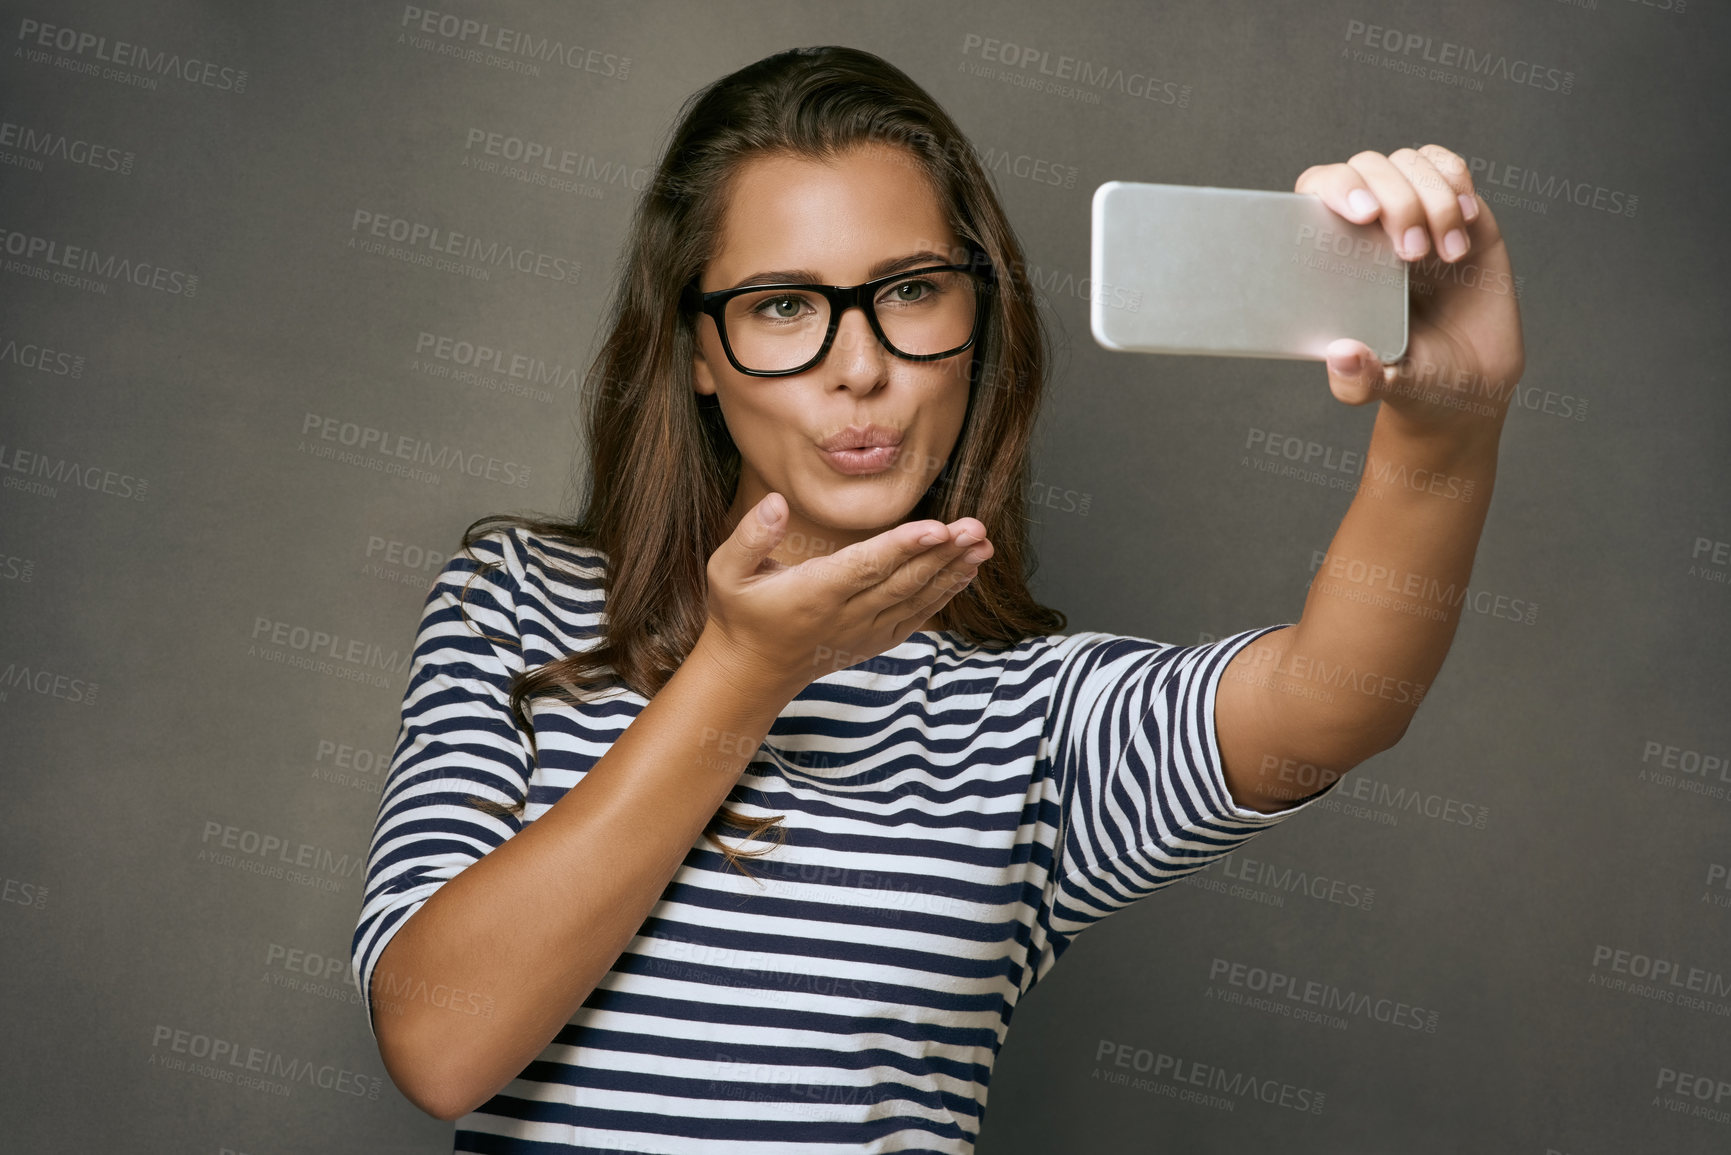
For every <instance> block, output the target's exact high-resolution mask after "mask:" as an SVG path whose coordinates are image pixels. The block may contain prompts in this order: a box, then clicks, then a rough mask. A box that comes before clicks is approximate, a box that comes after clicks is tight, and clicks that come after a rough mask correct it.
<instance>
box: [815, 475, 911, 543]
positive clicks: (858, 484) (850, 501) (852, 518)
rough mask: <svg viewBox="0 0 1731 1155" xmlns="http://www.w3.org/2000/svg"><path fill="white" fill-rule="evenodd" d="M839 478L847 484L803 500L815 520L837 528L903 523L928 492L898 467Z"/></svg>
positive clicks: (823, 489) (886, 526) (877, 527)
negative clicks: (917, 487)
mask: <svg viewBox="0 0 1731 1155" xmlns="http://www.w3.org/2000/svg"><path fill="white" fill-rule="evenodd" d="M839 480H842V481H844V482H845V484H834V483H832V484H829V485H826V486H824V487H823V488H822V489H821V490H819V491H817V492H811V500H810V501H808V502H804V503H802V505H803V508H804V509H805V510H806V511H807V513H808V515H809V517H810V518H811V519H812V520H813V521H817V522H820V523H822V524H824V525H828V526H833V527H835V528H836V529H846V530H867V529H887V528H889V527H890V526H895V525H900V524H901V523H902V522H903V521H906V520H907V516H908V514H910V513H912V512H913V509H914V507H915V506H916V505H918V504H919V503H920V495H921V494H922V493H924V492H925V490H923V489H921V490H917V491H916V490H914V489H913V488H911V487H910V486H909V484H908V482H907V479H906V477H905V476H904V475H902V474H898V473H896V472H895V471H894V470H890V471H888V472H885V473H883V474H878V475H872V476H865V477H851V478H845V479H839ZM808 492H810V491H808Z"/></svg>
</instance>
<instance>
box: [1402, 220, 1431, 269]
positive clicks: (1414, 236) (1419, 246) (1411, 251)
mask: <svg viewBox="0 0 1731 1155" xmlns="http://www.w3.org/2000/svg"><path fill="white" fill-rule="evenodd" d="M1400 243H1401V247H1402V248H1403V249H1404V250H1405V251H1406V259H1407V260H1409V261H1411V260H1416V259H1418V258H1419V257H1422V256H1423V255H1424V250H1425V237H1424V230H1423V229H1421V228H1419V227H1418V226H1417V225H1413V226H1412V227H1411V228H1409V229H1408V230H1407V231H1406V232H1405V233H1403V234H1402V235H1401V238H1400Z"/></svg>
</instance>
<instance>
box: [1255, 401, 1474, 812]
mask: <svg viewBox="0 0 1731 1155" xmlns="http://www.w3.org/2000/svg"><path fill="white" fill-rule="evenodd" d="M1500 434H1501V417H1500V416H1499V417H1497V418H1496V419H1494V420H1486V421H1484V422H1482V423H1481V428H1479V429H1477V430H1473V431H1471V432H1468V433H1461V432H1455V433H1451V434H1447V435H1444V434H1425V433H1420V432H1418V431H1417V430H1416V429H1415V428H1414V427H1412V426H1411V425H1410V424H1409V423H1408V422H1407V420H1406V419H1405V418H1403V417H1402V415H1401V413H1400V412H1399V411H1398V410H1396V409H1395V408H1394V407H1392V406H1390V405H1387V404H1384V405H1382V406H1380V407H1379V412H1378V414H1377V420H1376V424H1375V428H1374V430H1373V432H1372V435H1371V442H1370V447H1369V450H1368V451H1367V453H1366V459H1365V460H1366V463H1365V468H1364V474H1363V478H1362V480H1361V482H1360V488H1359V491H1358V493H1357V494H1356V495H1355V496H1354V498H1353V501H1352V504H1351V506H1350V507H1349V508H1348V510H1347V513H1346V516H1345V518H1344V519H1343V520H1342V521H1341V524H1340V528H1339V530H1338V531H1337V532H1336V533H1335V536H1334V540H1333V541H1332V543H1330V545H1329V548H1328V552H1327V554H1326V555H1325V556H1324V558H1323V560H1322V562H1321V564H1320V565H1318V566H1317V567H1316V573H1315V577H1314V578H1313V579H1312V581H1311V585H1310V592H1309V595H1308V596H1307V597H1306V599H1305V604H1304V610H1303V614H1302V616H1301V617H1300V619H1299V621H1298V623H1297V624H1296V625H1294V626H1293V627H1292V628H1290V629H1286V630H1280V631H1276V632H1275V633H1272V634H1269V635H1267V636H1265V637H1263V638H1259V639H1258V640H1257V641H1256V642H1255V643H1253V644H1252V645H1251V646H1249V647H1246V649H1245V650H1244V651H1243V652H1242V653H1241V654H1240V655H1238V656H1237V657H1235V658H1234V660H1233V663H1232V666H1231V667H1230V668H1229V669H1228V672H1227V675H1226V679H1225V680H1224V681H1223V682H1222V687H1221V693H1222V694H1223V695H1243V696H1244V699H1245V700H1244V701H1242V702H1240V703H1234V705H1235V706H1237V707H1239V709H1240V712H1241V713H1242V714H1243V716H1246V717H1254V718H1255V719H1257V723H1258V724H1257V725H1254V726H1250V727H1246V728H1244V730H1243V732H1242V733H1241V734H1240V735H1239V737H1240V738H1241V739H1244V740H1242V741H1240V742H1239V743H1238V749H1236V750H1232V751H1223V755H1224V756H1225V757H1226V759H1227V763H1228V777H1229V781H1230V782H1231V784H1232V787H1233V791H1234V794H1235V796H1239V797H1240V798H1241V801H1243V803H1244V804H1246V805H1253V804H1255V803H1258V802H1271V803H1275V804H1276V805H1284V804H1290V802H1291V800H1292V799H1293V797H1294V794H1293V792H1292V791H1291V790H1287V791H1284V792H1283V791H1282V790H1280V788H1279V782H1278V781H1276V780H1275V779H1277V778H1278V775H1271V774H1270V773H1269V771H1270V770H1271V769H1273V768H1277V767H1280V766H1282V765H1283V764H1290V763H1291V762H1300V763H1306V762H1307V763H1310V764H1311V765H1313V766H1315V767H1320V768H1322V769H1323V770H1325V771H1329V772H1332V773H1334V774H1338V773H1343V772H1345V771H1346V770H1348V769H1350V768H1351V767H1352V766H1355V765H1357V764H1358V763H1359V762H1362V761H1363V760H1364V759H1366V758H1368V757H1370V756H1372V755H1373V754H1376V753H1378V752H1380V751H1382V750H1385V749H1387V748H1388V747H1390V746H1392V745H1393V744H1394V743H1395V742H1396V741H1398V740H1399V738H1400V736H1401V735H1402V734H1403V733H1404V732H1405V730H1406V727H1407V725H1408V723H1409V722H1410V721H1411V720H1412V717H1413V715H1414V713H1415V712H1416V711H1417V709H1418V706H1419V703H1420V702H1421V701H1422V700H1423V698H1424V696H1425V694H1426V693H1427V692H1428V691H1429V689H1430V685H1431V683H1432V681H1433V680H1434V679H1435V677H1436V674H1437V672H1438V670H1440V669H1441V667H1442V663H1443V659H1444V658H1445V657H1446V656H1447V654H1448V650H1449V646H1450V644H1451V643H1452V641H1453V639H1454V633H1455V626H1456V624H1457V622H1458V620H1459V617H1460V612H1461V605H1462V604H1463V601H1464V597H1465V592H1466V587H1467V582H1468V579H1469V578H1470V576H1471V574H1472V568H1473V558H1474V556H1475V554H1476V552H1477V549H1478V542H1479V535H1480V533H1481V531H1482V530H1483V528H1484V521H1485V515H1486V512H1487V510H1488V508H1489V505H1490V499H1491V490H1492V487H1493V484H1494V482H1495V479H1496V464H1497V446H1498V441H1499V438H1500ZM1234 755H1236V757H1234Z"/></svg>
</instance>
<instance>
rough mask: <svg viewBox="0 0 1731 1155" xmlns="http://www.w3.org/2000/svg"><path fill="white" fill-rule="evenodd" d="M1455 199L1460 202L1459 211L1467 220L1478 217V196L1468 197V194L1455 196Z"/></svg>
mask: <svg viewBox="0 0 1731 1155" xmlns="http://www.w3.org/2000/svg"><path fill="white" fill-rule="evenodd" d="M1455 199H1456V200H1458V201H1460V202H1461V213H1462V214H1463V215H1465V217H1466V218H1467V220H1469V221H1470V220H1476V219H1477V218H1478V215H1479V198H1477V197H1469V196H1457V197H1456V198H1455Z"/></svg>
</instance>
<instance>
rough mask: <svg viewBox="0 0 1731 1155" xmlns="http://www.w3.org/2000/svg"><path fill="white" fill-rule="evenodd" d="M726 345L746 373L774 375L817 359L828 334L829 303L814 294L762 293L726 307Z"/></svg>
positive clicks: (740, 298) (742, 297)
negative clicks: (745, 369)
mask: <svg viewBox="0 0 1731 1155" xmlns="http://www.w3.org/2000/svg"><path fill="white" fill-rule="evenodd" d="M725 313H726V316H727V343H728V344H729V345H731V346H732V347H733V355H734V357H736V358H737V359H738V360H739V363H740V364H741V365H743V366H745V367H746V368H747V369H755V370H757V371H758V372H760V373H775V372H779V371H781V370H784V369H794V368H797V367H798V366H800V365H803V364H805V363H806V362H807V361H809V360H811V359H812V358H813V357H815V356H817V351H818V350H819V349H821V348H823V335H824V333H825V332H826V331H827V330H828V329H829V301H827V300H825V299H824V298H823V297H821V296H819V295H818V294H816V293H804V292H799V291H797V290H790V289H767V290H765V291H764V292H761V293H741V294H740V295H739V296H737V297H734V298H733V299H732V300H730V301H728V302H727V308H726V310H725Z"/></svg>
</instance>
